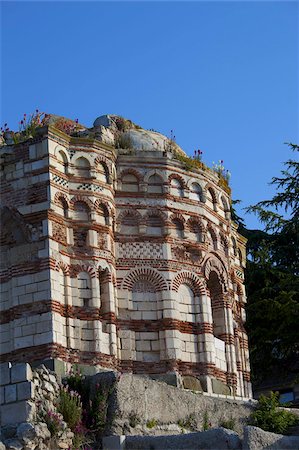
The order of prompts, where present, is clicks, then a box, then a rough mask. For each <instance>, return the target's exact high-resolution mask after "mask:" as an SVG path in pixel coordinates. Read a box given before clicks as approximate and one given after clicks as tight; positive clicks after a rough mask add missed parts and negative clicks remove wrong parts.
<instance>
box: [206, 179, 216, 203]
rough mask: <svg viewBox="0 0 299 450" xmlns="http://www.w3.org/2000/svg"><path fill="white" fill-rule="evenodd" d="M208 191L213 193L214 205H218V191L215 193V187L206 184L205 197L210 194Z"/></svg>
mask: <svg viewBox="0 0 299 450" xmlns="http://www.w3.org/2000/svg"><path fill="white" fill-rule="evenodd" d="M208 191H209V192H210V193H211V196H212V200H213V203H214V204H218V201H217V195H216V191H215V188H214V186H212V184H211V183H208V184H206V185H205V187H204V193H205V195H206V194H207V193H208Z"/></svg>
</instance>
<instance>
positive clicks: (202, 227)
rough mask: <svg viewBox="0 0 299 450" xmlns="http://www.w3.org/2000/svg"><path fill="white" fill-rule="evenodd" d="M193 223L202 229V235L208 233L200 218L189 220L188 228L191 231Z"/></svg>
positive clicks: (190, 218)
mask: <svg viewBox="0 0 299 450" xmlns="http://www.w3.org/2000/svg"><path fill="white" fill-rule="evenodd" d="M192 223H195V224H196V225H198V226H199V227H200V229H201V232H202V233H206V231H207V230H206V228H205V226H204V224H203V223H202V221H201V220H200V219H199V218H198V217H192V216H191V217H189V218H188V220H187V226H188V228H189V229H190V227H191V224H192Z"/></svg>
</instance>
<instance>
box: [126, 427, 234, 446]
mask: <svg viewBox="0 0 299 450" xmlns="http://www.w3.org/2000/svg"><path fill="white" fill-rule="evenodd" d="M125 442H126V444H125V445H126V447H125V448H126V450H133V449H134V450H161V449H163V450H172V449H173V450H174V449H178V448H179V449H182V450H183V449H190V450H195V449H196V450H215V449H217V450H235V449H236V450H237V449H241V448H242V446H241V440H240V438H239V436H238V434H237V433H235V432H234V431H231V430H226V429H224V428H214V429H211V430H208V431H203V432H201V433H188V434H181V435H173V436H127V437H126V441H125Z"/></svg>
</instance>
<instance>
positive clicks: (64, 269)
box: [55, 261, 70, 275]
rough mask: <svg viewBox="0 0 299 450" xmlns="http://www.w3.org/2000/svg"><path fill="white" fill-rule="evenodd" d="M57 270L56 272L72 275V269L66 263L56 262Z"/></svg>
mask: <svg viewBox="0 0 299 450" xmlns="http://www.w3.org/2000/svg"><path fill="white" fill-rule="evenodd" d="M55 270H56V272H59V271H60V270H62V272H63V273H64V275H70V267H69V265H68V264H66V263H64V262H63V261H56V262H55Z"/></svg>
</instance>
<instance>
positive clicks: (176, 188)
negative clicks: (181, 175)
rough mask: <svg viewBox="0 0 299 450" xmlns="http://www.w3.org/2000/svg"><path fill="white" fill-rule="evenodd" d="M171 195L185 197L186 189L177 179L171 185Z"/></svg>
mask: <svg viewBox="0 0 299 450" xmlns="http://www.w3.org/2000/svg"><path fill="white" fill-rule="evenodd" d="M170 193H171V195H174V196H175V197H181V198H182V197H184V188H183V184H182V182H181V181H180V180H178V179H177V178H173V179H172V180H171V184H170Z"/></svg>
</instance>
